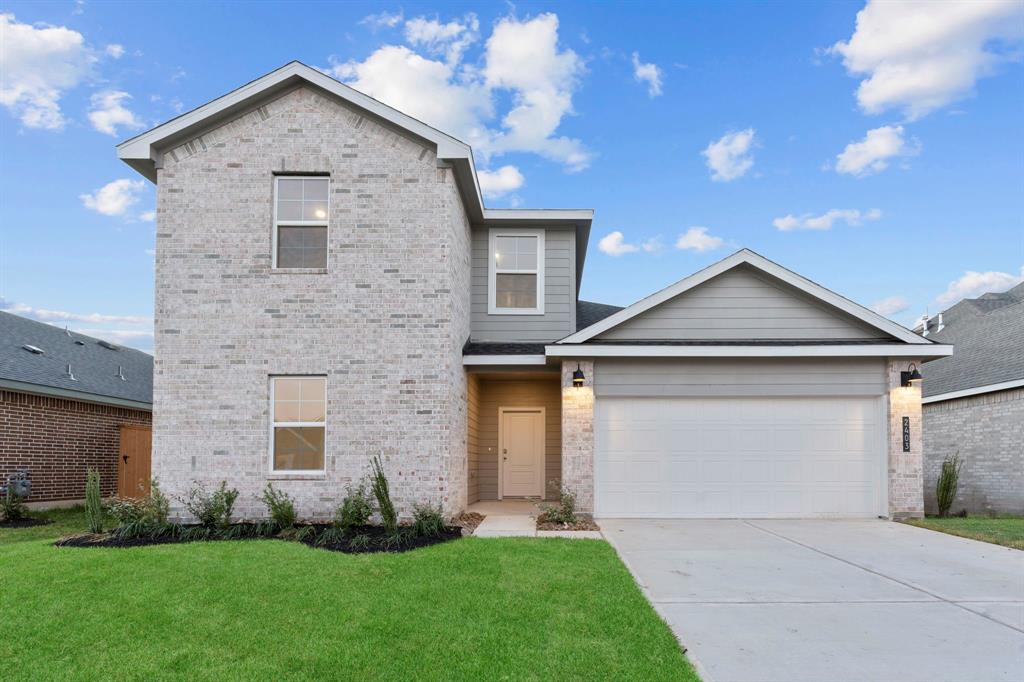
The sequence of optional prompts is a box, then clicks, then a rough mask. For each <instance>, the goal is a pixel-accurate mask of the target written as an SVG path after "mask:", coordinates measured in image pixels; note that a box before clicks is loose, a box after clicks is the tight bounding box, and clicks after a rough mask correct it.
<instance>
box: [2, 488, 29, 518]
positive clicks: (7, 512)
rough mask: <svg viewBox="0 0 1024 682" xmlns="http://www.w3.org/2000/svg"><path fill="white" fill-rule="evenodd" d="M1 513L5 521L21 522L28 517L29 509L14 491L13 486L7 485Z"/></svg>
mask: <svg viewBox="0 0 1024 682" xmlns="http://www.w3.org/2000/svg"><path fill="white" fill-rule="evenodd" d="M0 512H3V519H4V521H20V520H22V519H23V518H25V517H26V516H28V507H26V506H25V503H24V502H23V501H22V499H21V495H19V494H18V493H17V492H15V490H14V485H13V484H10V483H9V484H7V488H6V491H5V492H4V496H3V498H0Z"/></svg>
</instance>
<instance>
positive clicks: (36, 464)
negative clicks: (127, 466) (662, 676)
mask: <svg viewBox="0 0 1024 682" xmlns="http://www.w3.org/2000/svg"><path fill="white" fill-rule="evenodd" d="M150 423H152V415H151V414H150V413H149V412H144V411H142V410H134V409H130V408H126V407H113V406H110V405H96V404H93V403H83V402H79V401H77V400H66V399H64V398H50V397H46V396H38V395H30V394H28V393H16V392H13V391H3V390H0V477H3V480H5V481H6V479H7V475H8V474H11V473H14V472H15V471H16V470H18V469H28V470H29V471H30V472H31V474H32V495H31V497H29V498H28V501H29V502H43V501H51V500H80V499H82V498H84V497H85V472H86V469H87V468H94V469H99V470H100V482H101V489H102V494H103V496H104V497H106V496H108V495H113V494H114V493H115V492H116V491H117V457H118V440H119V428H118V427H119V426H120V425H121V424H150Z"/></svg>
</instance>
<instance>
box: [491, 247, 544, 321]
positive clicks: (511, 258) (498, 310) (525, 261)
mask: <svg viewBox="0 0 1024 682" xmlns="http://www.w3.org/2000/svg"><path fill="white" fill-rule="evenodd" d="M489 243H490V248H489V250H490V259H489V260H490V267H489V270H490V276H489V278H488V280H489V282H488V286H489V289H490V291H489V292H488V313H489V314H492V315H543V314H544V232H543V230H517V231H513V230H509V231H504V230H494V231H492V232H491V233H490V239H489ZM529 277H532V278H533V292H534V305H533V306H530V307H509V306H503V305H499V296H498V293H499V292H498V283H499V281H501V283H502V285H503V286H505V287H506V292H507V294H508V296H506V297H505V298H506V299H507V298H509V297H511V298H515V297H517V296H522V295H524V294H528V293H529V292H527V291H525V290H524V287H523V286H522V285H523V283H524V280H526V279H527V278H529Z"/></svg>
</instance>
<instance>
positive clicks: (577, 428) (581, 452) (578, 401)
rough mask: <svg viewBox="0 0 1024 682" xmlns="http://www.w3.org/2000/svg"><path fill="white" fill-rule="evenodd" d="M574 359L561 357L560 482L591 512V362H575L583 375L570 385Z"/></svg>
mask: <svg viewBox="0 0 1024 682" xmlns="http://www.w3.org/2000/svg"><path fill="white" fill-rule="evenodd" d="M576 366H577V363H576V362H575V361H569V360H563V361H562V485H563V486H564V487H565V488H567V489H569V490H570V491H571V492H574V493H576V506H577V508H578V509H579V511H581V512H584V513H588V514H592V513H593V512H594V363H593V361H591V360H583V361H580V362H579V368H580V369H581V370H583V374H584V375H585V376H586V381H585V384H584V385H583V386H581V387H579V388H576V387H574V386H573V385H572V374H573V372H575V371H576Z"/></svg>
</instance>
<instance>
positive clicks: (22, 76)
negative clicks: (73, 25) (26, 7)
mask: <svg viewBox="0 0 1024 682" xmlns="http://www.w3.org/2000/svg"><path fill="white" fill-rule="evenodd" d="M96 61H97V56H96V53H95V52H94V51H93V50H92V49H91V48H90V47H88V46H87V45H86V44H85V39H84V38H83V37H82V34H81V33H79V32H77V31H72V30H71V29H69V28H65V27H63V26H48V25H43V24H39V25H35V26H33V25H31V24H22V23H19V22H18V21H17V20H16V19H15V17H14V15H13V14H0V64H2V68H0V104H2V105H3V106H5V107H7V109H8V111H10V112H11V114H12V115H14V116H17V117H18V119H19V120H20V121H21V124H22V125H23V126H25V127H26V128H42V129H44V130H60V129H62V128H63V127H64V125H65V124H66V123H67V121H66V119H65V118H64V115H63V114H62V113H61V110H60V99H61V97H62V96H63V94H64V92H65V91H67V90H70V89H71V88H73V87H75V86H76V85H78V84H79V83H81V82H82V81H83V80H85V79H86V78H87V77H88V76H89V75H90V74H91V73H92V67H93V64H95V63H96Z"/></svg>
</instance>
